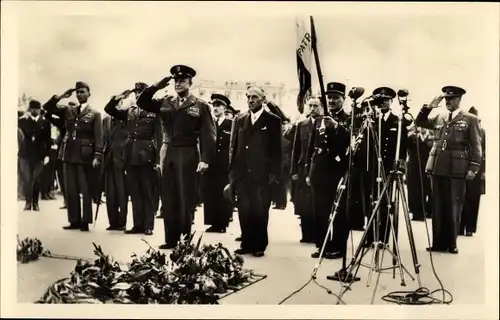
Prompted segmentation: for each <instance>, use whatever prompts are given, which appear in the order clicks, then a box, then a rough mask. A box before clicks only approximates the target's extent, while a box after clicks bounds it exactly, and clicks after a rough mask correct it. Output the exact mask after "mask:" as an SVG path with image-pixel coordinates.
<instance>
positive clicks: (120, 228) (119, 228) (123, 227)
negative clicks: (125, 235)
mask: <svg viewBox="0 0 500 320" xmlns="http://www.w3.org/2000/svg"><path fill="white" fill-rule="evenodd" d="M126 229H127V228H125V226H122V227H117V228H116V231H125V230H126Z"/></svg>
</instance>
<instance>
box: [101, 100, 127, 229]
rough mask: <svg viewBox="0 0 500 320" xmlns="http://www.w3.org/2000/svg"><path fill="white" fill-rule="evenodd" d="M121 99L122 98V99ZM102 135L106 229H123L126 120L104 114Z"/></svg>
mask: <svg viewBox="0 0 500 320" xmlns="http://www.w3.org/2000/svg"><path fill="white" fill-rule="evenodd" d="M122 101H123V100H122ZM103 136H104V160H103V165H102V167H103V168H102V169H103V170H104V192H105V193H106V209H107V213H108V220H109V227H108V228H107V229H106V230H108V231H115V230H116V231H124V230H125V228H126V226H127V215H128V197H129V193H128V191H127V185H126V181H127V180H126V175H125V159H124V158H123V156H124V148H125V142H126V140H127V138H128V129H127V125H126V121H123V120H120V119H118V118H116V117H112V116H109V115H107V116H105V117H104V119H103Z"/></svg>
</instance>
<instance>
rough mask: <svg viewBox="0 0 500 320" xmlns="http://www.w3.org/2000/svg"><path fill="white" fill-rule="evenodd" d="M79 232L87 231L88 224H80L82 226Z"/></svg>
mask: <svg viewBox="0 0 500 320" xmlns="http://www.w3.org/2000/svg"><path fill="white" fill-rule="evenodd" d="M80 231H89V224H88V223H82V225H81V226H80Z"/></svg>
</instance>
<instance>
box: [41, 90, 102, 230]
mask: <svg viewBox="0 0 500 320" xmlns="http://www.w3.org/2000/svg"><path fill="white" fill-rule="evenodd" d="M73 92H76V98H77V99H78V103H79V104H78V105H76V106H58V105H57V103H58V102H59V101H60V100H61V99H64V98H69V97H71V95H72V93H73ZM89 97H90V87H89V85H88V84H86V83H85V82H82V81H78V82H77V83H76V85H75V88H74V89H69V90H67V91H66V92H65V93H63V94H62V95H59V96H58V95H55V96H53V97H52V98H50V100H49V101H47V102H46V103H45V104H44V106H43V108H44V109H45V110H46V111H47V112H50V113H53V114H55V115H57V116H58V117H59V118H60V119H62V120H63V121H64V125H65V127H66V135H65V136H64V138H63V142H62V144H61V150H60V154H61V155H62V161H63V171H64V180H65V183H64V191H65V195H66V201H67V203H66V205H67V210H68V220H69V223H70V224H69V225H68V226H65V227H63V228H64V229H66V230H71V229H80V230H81V231H88V230H89V226H88V224H89V223H92V194H91V192H92V190H91V189H92V188H91V184H92V182H93V181H95V178H96V174H95V168H97V167H98V166H99V165H100V163H101V161H102V159H101V158H102V151H103V133H102V118H101V113H100V112H99V111H97V110H95V109H94V108H92V107H91V106H90V105H89V103H88V98H89ZM80 194H82V206H81V205H80Z"/></svg>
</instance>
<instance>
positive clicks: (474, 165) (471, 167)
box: [469, 162, 481, 173]
mask: <svg viewBox="0 0 500 320" xmlns="http://www.w3.org/2000/svg"><path fill="white" fill-rule="evenodd" d="M480 167H481V165H480V164H479V163H476V162H469V171H472V172H476V173H477V172H479V168H480Z"/></svg>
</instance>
